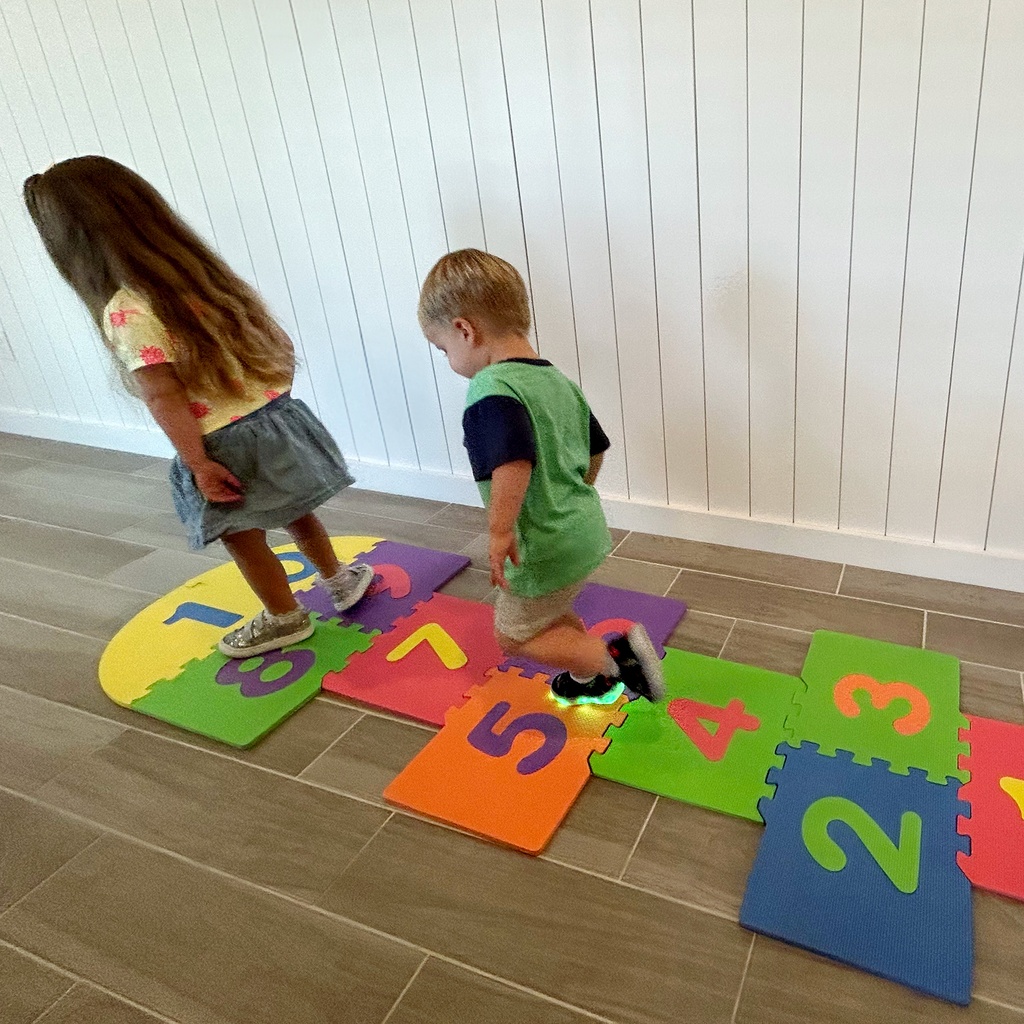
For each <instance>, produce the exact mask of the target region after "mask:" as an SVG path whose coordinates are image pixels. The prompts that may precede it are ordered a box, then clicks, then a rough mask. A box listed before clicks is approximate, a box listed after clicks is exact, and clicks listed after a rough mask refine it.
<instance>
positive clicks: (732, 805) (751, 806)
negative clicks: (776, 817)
mask: <svg viewBox="0 0 1024 1024" xmlns="http://www.w3.org/2000/svg"><path fill="white" fill-rule="evenodd" d="M662 665H663V668H664V671H665V688H666V691H667V693H666V698H665V700H664V701H662V702H661V703H658V704H651V703H648V702H647V701H645V700H636V701H632V702H631V703H630V704H628V705H627V707H626V720H625V722H624V723H623V725H622V726H621V727H620V728H617V729H610V730H609V732H608V738H609V740H610V744H609V746H608V749H607V750H606V751H605V752H604V753H603V754H595V755H594V756H593V757H592V758H591V759H590V767H591V770H592V771H593V773H594V774H595V775H598V776H600V777H601V778H604V779H611V780H613V781H615V782H622V783H624V784H625V785H627V786H633V787H635V788H636V789H645V790H648V791H650V792H651V793H658V794H660V795H661V796H667V797H671V798H672V799H673V800H683V801H686V802H687V803H691V804H697V805H699V806H701V807H709V808H711V810H715V811H724V812H726V813H727V814H735V815H738V816H739V817H741V818H749V819H751V820H752V821H758V822H759V821H761V820H762V818H761V815H760V812H759V811H758V808H757V804H758V800H759V799H760V798H761V797H762V796H766V795H769V794H770V793H771V791H772V790H771V787H770V786H768V785H767V784H766V783H765V776H766V774H767V772H768V769H769V768H771V767H772V766H773V765H778V764H781V758H780V757H779V756H778V755H777V754H776V752H775V749H776V747H777V746H778V744H779V742H780V741H781V740H782V739H783V730H784V724H785V721H786V716H787V714H788V713H789V712H790V710H791V707H792V701H793V695H794V693H795V692H796V690H797V688H798V687H799V686H800V680H799V679H797V678H796V677H794V676H786V675H781V674H780V673H778V672H768V671H766V670H765V669H760V668H753V667H751V666H749V665H734V664H733V663H732V662H728V661H720V660H719V659H717V658H706V657H704V656H703V655H700V654H691V653H689V652H686V651H677V650H672V649H670V650H668V651H667V652H666V654H665V660H664V661H663V663H662Z"/></svg>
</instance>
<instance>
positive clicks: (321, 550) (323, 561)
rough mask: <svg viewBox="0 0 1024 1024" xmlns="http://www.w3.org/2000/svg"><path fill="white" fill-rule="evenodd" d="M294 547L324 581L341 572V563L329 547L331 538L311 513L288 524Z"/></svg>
mask: <svg viewBox="0 0 1024 1024" xmlns="http://www.w3.org/2000/svg"><path fill="white" fill-rule="evenodd" d="M286 529H287V531H288V533H289V535H290V536H291V538H292V540H293V541H295V545H296V547H298V549H299V550H300V551H301V552H302V553H303V554H304V555H305V556H306V557H307V558H308V559H309V560H310V561H311V562H312V563H313V564H314V565H315V566H316V567H317V569H318V570H319V572H320V575H321V576H322V577H323V578H324V579H331V578H332V577H334V576H337V575H338V573H339V572H340V571H341V563H340V562H339V561H338V556H337V555H336V554H335V553H334V548H333V547H332V546H331V538H330V537H329V536H328V534H327V531H326V530H325V529H324V524H323V523H321V522H320V520H319V518H318V517H317V516H315V515H314V514H313V513H312V512H310V513H309V515H305V516H303V517H302V518H301V519H296V520H295V522H294V523H289V524H288V526H287V527H286Z"/></svg>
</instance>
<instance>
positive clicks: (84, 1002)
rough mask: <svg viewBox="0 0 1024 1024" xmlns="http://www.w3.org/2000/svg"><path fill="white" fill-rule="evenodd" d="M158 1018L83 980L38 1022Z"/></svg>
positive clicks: (92, 1023) (116, 1022) (119, 1022)
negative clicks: (84, 982) (83, 982)
mask: <svg viewBox="0 0 1024 1024" xmlns="http://www.w3.org/2000/svg"><path fill="white" fill-rule="evenodd" d="M158 1020H159V1018H158V1017H154V1016H153V1015H152V1014H150V1013H146V1012H144V1011H143V1010H139V1009H137V1008H136V1007H134V1006H132V1005H130V1004H129V1003H126V1002H124V1000H122V999H115V998H114V997H113V996H109V995H107V994H106V992H101V991H100V990H99V989H96V988H93V987H92V986H91V985H86V984H82V983H81V982H80V983H79V984H77V985H75V987H74V988H73V989H71V991H70V992H68V993H67V995H65V996H64V997H63V998H62V999H60V1000H58V1001H57V1002H56V1003H55V1004H54V1005H53V1006H51V1007H50V1009H49V1010H47V1011H46V1013H44V1014H43V1016H42V1017H40V1018H39V1020H38V1022H37V1024H157V1021H158Z"/></svg>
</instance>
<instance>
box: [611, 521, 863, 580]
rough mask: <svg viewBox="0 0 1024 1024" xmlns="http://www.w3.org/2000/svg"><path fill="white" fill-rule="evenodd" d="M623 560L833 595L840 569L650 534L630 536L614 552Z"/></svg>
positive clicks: (809, 560) (832, 564)
mask: <svg viewBox="0 0 1024 1024" xmlns="http://www.w3.org/2000/svg"><path fill="white" fill-rule="evenodd" d="M615 553H616V554H617V555H619V556H621V557H622V558H638V559H640V560H641V561H644V562H663V563H664V564H665V565H675V566H678V567H680V568H684V569H695V570H698V571H701V572H708V573H721V574H722V575H725V576H738V577H740V578H742V579H747V580H761V581H762V582H764V583H782V584H785V585H786V586H790V587H803V588H805V589H807V590H824V591H826V592H827V593H829V594H834V593H835V591H836V586H837V585H838V584H839V576H840V573H841V572H842V569H843V567H842V565H841V564H839V563H838V562H820V561H817V560H816V559H812V558H798V557H797V556H795V555H776V554H772V553H771V552H769V551H752V550H750V549H749V548H733V547H727V546H726V545H724V544H705V543H704V542H703V541H696V540H682V539H680V538H678V537H659V536H657V535H655V534H651V533H631V534H630V535H629V536H628V537H627V538H626V540H625V542H624V543H623V544H622V545H621V546H620V547H619V549H618V550H617V551H616V552H615Z"/></svg>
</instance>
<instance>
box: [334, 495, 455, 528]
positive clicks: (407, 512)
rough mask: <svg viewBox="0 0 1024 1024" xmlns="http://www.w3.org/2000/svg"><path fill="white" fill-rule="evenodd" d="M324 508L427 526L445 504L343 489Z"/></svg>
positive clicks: (425, 499)
mask: <svg viewBox="0 0 1024 1024" xmlns="http://www.w3.org/2000/svg"><path fill="white" fill-rule="evenodd" d="M326 507H327V508H334V509H339V510H340V511H342V512H358V513H361V514H362V515H367V516H384V517H386V518H388V519H402V520H404V521H405V522H409V523H426V522H429V521H431V519H432V518H433V517H434V516H436V515H437V514H438V513H439V512H440V511H441V510H442V509H444V508H446V507H447V503H446V502H443V501H431V500H430V499H429V498H407V497H404V496H403V495H398V494H387V493H385V492H384V491H369V490H365V489H364V488H362V487H346V488H345V490H343V491H342V492H341V493H340V494H336V495H335V496H334V497H333V498H328V499H327V502H326Z"/></svg>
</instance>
